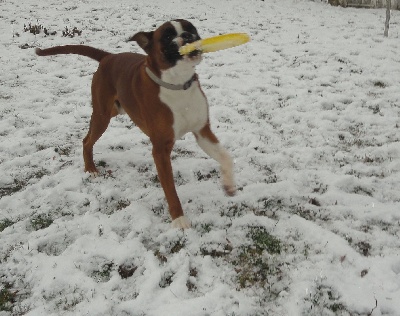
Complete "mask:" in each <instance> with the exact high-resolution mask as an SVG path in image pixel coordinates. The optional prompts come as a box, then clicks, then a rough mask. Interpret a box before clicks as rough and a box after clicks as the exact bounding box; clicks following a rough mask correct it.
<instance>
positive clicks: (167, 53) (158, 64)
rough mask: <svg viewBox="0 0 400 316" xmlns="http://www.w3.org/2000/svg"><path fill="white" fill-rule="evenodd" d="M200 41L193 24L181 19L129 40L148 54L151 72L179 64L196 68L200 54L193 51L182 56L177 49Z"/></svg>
mask: <svg viewBox="0 0 400 316" xmlns="http://www.w3.org/2000/svg"><path fill="white" fill-rule="evenodd" d="M200 39H201V38H200V36H199V34H198V33H197V30H196V28H195V27H194V26H193V24H192V23H190V22H189V21H186V20H182V19H179V20H174V21H170V22H166V23H164V24H163V25H161V26H160V27H159V28H158V29H157V30H155V31H153V32H139V33H137V34H135V35H134V36H132V37H131V38H130V40H131V41H136V42H137V43H138V44H139V46H140V47H141V48H143V49H144V51H145V52H146V53H147V54H148V56H149V63H150V64H151V66H153V67H152V68H153V70H157V69H159V70H165V69H170V68H173V67H174V66H176V65H177V64H178V63H181V62H184V63H185V64H188V65H189V64H190V65H191V66H193V67H194V66H196V65H197V64H199V63H200V61H201V52H200V51H199V50H195V51H193V52H191V53H190V54H188V55H184V56H182V55H181V54H180V53H179V48H180V47H182V46H184V45H186V44H188V43H193V42H195V41H197V40H200Z"/></svg>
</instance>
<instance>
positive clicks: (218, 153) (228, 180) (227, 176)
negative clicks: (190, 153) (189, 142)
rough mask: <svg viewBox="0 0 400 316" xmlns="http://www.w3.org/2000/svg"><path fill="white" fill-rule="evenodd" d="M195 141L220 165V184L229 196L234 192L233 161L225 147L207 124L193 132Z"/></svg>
mask: <svg viewBox="0 0 400 316" xmlns="http://www.w3.org/2000/svg"><path fill="white" fill-rule="evenodd" d="M194 136H195V137H196V140H197V143H198V144H199V146H200V148H201V149H203V150H204V152H205V153H206V154H207V155H209V156H210V157H211V158H213V159H215V160H216V161H218V162H219V164H220V166H221V175H222V185H223V187H224V190H225V193H226V194H227V195H229V196H233V195H235V194H236V187H235V181H234V179H233V161H232V158H231V156H230V155H229V153H228V152H227V151H226V149H225V148H224V147H223V146H222V145H221V144H220V143H219V141H218V138H217V137H216V136H215V135H214V133H213V132H212V131H211V129H210V125H209V124H207V125H206V126H204V127H203V128H202V129H201V130H200V131H199V132H195V133H194Z"/></svg>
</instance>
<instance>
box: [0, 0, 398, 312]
mask: <svg viewBox="0 0 400 316" xmlns="http://www.w3.org/2000/svg"><path fill="white" fill-rule="evenodd" d="M399 14H400V13H399V11H393V12H392V17H391V25H390V30H389V38H384V37H383V27H384V18H385V10H383V9H380V10H357V9H351V8H347V9H344V8H340V7H331V6H329V5H327V4H326V3H321V2H310V1H299V0H297V1H296V0H280V1H278V0H275V1H273V0H271V1H261V0H249V1H243V0H230V1H215V0H197V1H184V0H175V1H163V2H162V1H158V0H157V1H156V0H143V1H141V0H137V1H128V0H124V1H108V0H107V1H105V0H103V1H91V0H81V1H78V0H72V1H51V0H41V1H33V0H26V1H20V0H0V17H1V18H0V26H1V30H2V32H1V34H0V49H1V54H0V56H1V57H0V175H1V176H0V197H1V200H0V230H1V232H0V282H1V283H0V310H1V311H0V315H2V316H3V315H99V316H100V315H185V316H186V315H274V316H275V315H282V316H283V315H285V316H286V315H290V316H291V315H294V316H296V315H371V316H378V315H400V142H399V141H400V89H399V88H400V53H399V52H400V36H399V35H400V34H399V32H400V27H399ZM174 18H186V19H189V20H190V21H191V22H193V24H194V25H195V26H196V27H197V28H198V30H199V33H200V34H201V36H202V37H203V38H205V37H208V36H213V35H217V34H222V33H229V32H247V33H249V34H250V36H251V37H252V41H251V43H249V44H246V45H243V46H240V47H237V48H233V49H229V50H225V51H221V52H216V53H212V54H208V55H206V56H205V58H204V61H203V63H202V64H201V65H199V67H198V73H199V76H200V79H201V83H202V85H203V88H204V91H205V93H206V95H207V97H208V100H209V103H210V106H211V107H210V116H211V123H212V126H213V129H214V131H215V133H216V134H217V135H218V136H219V138H220V140H221V142H222V143H223V144H224V145H225V146H226V147H227V148H228V149H229V151H230V152H231V153H232V156H233V157H234V159H235V173H236V179H237V183H238V187H239V192H238V195H237V196H236V197H233V198H228V197H226V196H224V194H223V190H221V188H220V183H219V172H218V165H217V163H216V162H215V161H213V160H211V159H209V158H208V157H207V156H206V155H205V154H204V153H203V152H202V151H201V150H199V148H198V147H197V145H196V143H195V141H194V138H193V136H192V135H187V136H185V137H184V138H183V139H182V140H180V141H178V142H177V144H176V147H175V150H174V153H173V156H172V158H173V166H174V173H175V178H176V183H177V190H178V194H179V196H180V198H181V201H182V204H183V206H184V210H185V212H186V214H187V216H188V217H189V218H190V219H191V221H192V224H193V228H192V229H190V230H187V231H184V232H183V231H178V230H172V229H170V218H169V214H168V210H167V207H166V201H165V198H164V194H163V192H162V189H161V187H160V185H159V183H158V181H157V177H156V170H155V167H154V163H153V161H152V157H151V147H150V146H149V141H148V139H147V138H146V137H145V136H144V135H143V134H142V133H141V132H140V131H139V130H138V129H137V128H135V127H134V126H133V124H132V123H131V122H130V121H129V119H128V118H127V117H125V116H120V117H117V118H116V119H114V120H113V121H112V124H111V126H110V128H109V129H108V130H107V132H106V133H105V134H104V135H103V137H102V138H101V139H100V141H99V142H98V143H97V144H96V146H95V161H96V163H97V164H99V165H100V166H101V167H100V170H101V172H102V176H101V177H99V178H95V179H92V178H90V177H89V175H87V174H85V173H84V172H83V160H82V154H81V151H82V149H81V141H82V138H83V137H84V136H85V135H86V132H87V128H88V122H89V118H90V114H91V106H90V82H91V76H92V73H93V72H94V71H95V70H96V67H97V64H96V62H94V61H92V60H90V59H88V58H85V57H80V56H72V55H70V56H54V57H41V58H39V57H36V56H35V55H34V47H50V46H54V45H63V44H76V43H84V44H87V45H92V46H95V47H98V48H102V49H105V50H108V51H111V52H123V51H135V52H140V48H138V46H137V45H135V44H133V43H126V42H125V40H126V39H127V38H128V37H129V36H131V35H133V34H134V33H136V32H137V31H142V30H151V29H154V28H155V26H157V25H160V24H161V23H163V22H165V21H167V20H170V19H174ZM29 23H31V26H34V25H39V24H41V25H43V26H44V27H46V28H47V30H48V31H49V32H50V33H51V32H54V31H57V34H55V35H49V36H45V35H44V33H43V30H42V32H41V33H40V34H38V35H34V34H31V33H29V32H24V24H25V25H26V26H28V25H29ZM66 27H67V28H68V30H69V31H71V30H73V28H74V27H76V28H77V30H79V31H82V33H81V35H78V34H74V35H75V36H74V37H68V36H63V34H62V31H63V30H64V31H65V28H66Z"/></svg>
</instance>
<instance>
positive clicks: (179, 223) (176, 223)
mask: <svg viewBox="0 0 400 316" xmlns="http://www.w3.org/2000/svg"><path fill="white" fill-rule="evenodd" d="M191 226H192V225H191V224H190V222H189V220H188V219H187V218H186V216H181V217H178V218H175V219H174V220H173V221H172V223H171V227H172V228H178V229H188V228H190V227H191Z"/></svg>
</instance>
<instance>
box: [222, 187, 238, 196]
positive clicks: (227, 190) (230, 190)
mask: <svg viewBox="0 0 400 316" xmlns="http://www.w3.org/2000/svg"><path fill="white" fill-rule="evenodd" d="M224 191H225V193H226V195H228V196H235V195H236V188H235V186H231V185H224Z"/></svg>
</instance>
